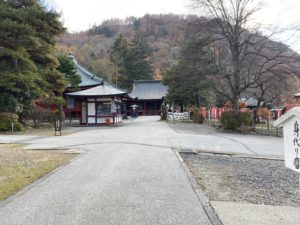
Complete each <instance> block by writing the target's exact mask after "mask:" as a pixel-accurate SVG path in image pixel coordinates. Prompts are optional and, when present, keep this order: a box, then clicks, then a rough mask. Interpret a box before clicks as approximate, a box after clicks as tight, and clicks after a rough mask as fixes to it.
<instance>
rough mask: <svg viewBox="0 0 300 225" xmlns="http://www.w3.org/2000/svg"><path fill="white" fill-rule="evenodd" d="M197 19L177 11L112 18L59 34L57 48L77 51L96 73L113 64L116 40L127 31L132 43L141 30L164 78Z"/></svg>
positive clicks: (63, 50)
mask: <svg viewBox="0 0 300 225" xmlns="http://www.w3.org/2000/svg"><path fill="white" fill-rule="evenodd" d="M195 19H196V17H195V16H180V15H173V14H168V15H145V16H144V17H142V18H135V17H129V18H127V19H126V20H119V19H110V20H107V21H104V22H103V23H102V24H101V25H99V26H94V27H92V28H91V29H90V30H88V31H86V32H81V33H74V34H71V33H67V34H65V35H63V36H61V37H59V39H58V40H57V41H58V44H57V51H58V52H64V53H68V52H73V54H74V55H75V57H76V58H77V59H78V60H79V61H80V62H81V63H82V64H83V65H84V66H86V67H87V68H88V69H90V70H91V71H92V72H94V73H96V74H102V73H103V71H102V70H103V67H107V65H109V62H107V59H108V57H109V51H110V48H111V46H112V44H113V42H114V40H115V39H116V38H117V37H118V36H119V35H120V34H123V36H124V37H125V38H126V40H127V41H128V42H130V41H131V40H132V39H133V37H134V34H135V31H136V30H139V31H141V32H142V33H143V34H144V35H145V38H146V40H147V42H148V44H149V45H150V48H151V51H152V57H151V59H150V61H151V62H152V64H153V68H154V73H155V78H156V79H161V78H162V77H161V76H162V72H163V71H164V69H166V68H167V67H169V66H170V65H171V64H172V63H173V62H174V61H176V60H177V59H178V57H179V52H180V43H181V41H182V38H183V37H182V36H183V33H184V30H185V28H186V25H187V24H188V23H189V22H191V21H192V20H195ZM99 64H104V65H103V66H99ZM105 64H107V65H105ZM101 72H102V73H101Z"/></svg>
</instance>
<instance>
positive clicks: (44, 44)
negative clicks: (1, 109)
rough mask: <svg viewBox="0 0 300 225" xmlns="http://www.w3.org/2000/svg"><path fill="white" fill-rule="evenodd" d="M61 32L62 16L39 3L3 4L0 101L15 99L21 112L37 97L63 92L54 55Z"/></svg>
mask: <svg viewBox="0 0 300 225" xmlns="http://www.w3.org/2000/svg"><path fill="white" fill-rule="evenodd" d="M62 32H64V28H63V26H62V24H61V22H60V21H59V15H58V14H57V13H56V12H53V11H47V10H46V9H45V8H43V7H42V6H41V5H40V4H39V2H38V1H36V0H18V1H17V0H7V1H0V43H1V44H0V77H1V83H0V96H1V97H0V98H2V96H4V93H5V94H8V95H10V96H12V97H13V98H14V99H15V100H16V102H17V103H18V105H19V107H16V109H19V112H21V111H22V110H23V109H24V107H23V106H25V105H28V104H30V102H31V101H32V100H34V99H36V98H38V97H41V96H43V95H51V94H52V93H53V92H62V91H63V90H64V87H65V86H64V85H65V84H66V82H65V79H64V76H63V74H61V73H58V72H57V71H56V70H55V68H56V67H57V66H58V61H57V59H56V57H54V56H53V54H52V53H53V49H54V44H55V39H54V38H55V36H56V35H58V34H61V33H62ZM54 80H55V82H53V81H54Z"/></svg>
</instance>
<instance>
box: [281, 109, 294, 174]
mask: <svg viewBox="0 0 300 225" xmlns="http://www.w3.org/2000/svg"><path fill="white" fill-rule="evenodd" d="M275 126H277V127H283V135H284V160H285V166H286V167H287V168H289V169H291V170H293V171H296V172H298V173H300V159H299V158H300V108H298V107H297V108H293V109H291V110H290V111H289V112H288V113H286V114H285V115H283V116H282V117H280V118H279V119H278V120H277V121H275Z"/></svg>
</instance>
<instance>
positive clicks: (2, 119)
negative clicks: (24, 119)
mask: <svg viewBox="0 0 300 225" xmlns="http://www.w3.org/2000/svg"><path fill="white" fill-rule="evenodd" d="M18 119H19V118H18V115H16V114H14V113H8V112H2V113H0V131H10V130H11V129H12V123H13V125H14V131H20V130H22V129H23V126H22V124H20V123H19V122H18Z"/></svg>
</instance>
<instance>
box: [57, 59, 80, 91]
mask: <svg viewBox="0 0 300 225" xmlns="http://www.w3.org/2000/svg"><path fill="white" fill-rule="evenodd" d="M58 61H59V66H58V67H57V70H58V71H59V72H61V73H63V74H64V75H65V78H66V79H67V81H68V82H69V84H70V85H71V87H77V86H78V84H80V82H81V78H80V76H79V75H78V74H77V70H76V66H75V64H74V62H73V60H72V59H71V58H69V57H66V56H59V57H58Z"/></svg>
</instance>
